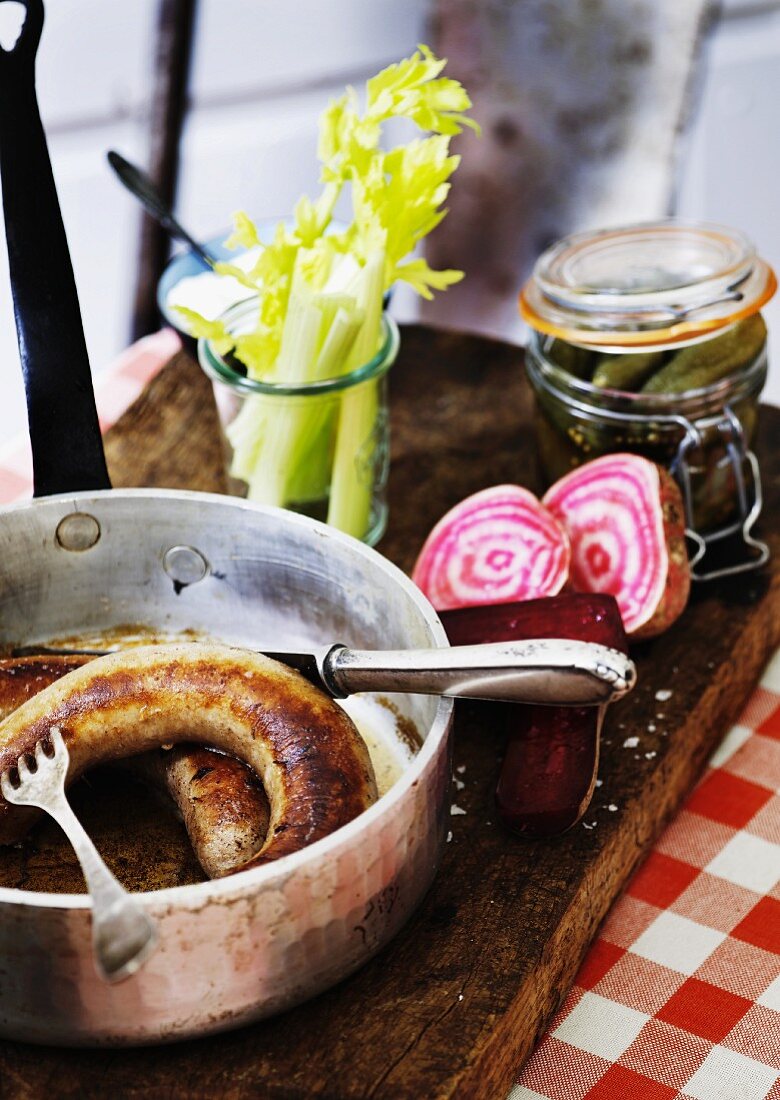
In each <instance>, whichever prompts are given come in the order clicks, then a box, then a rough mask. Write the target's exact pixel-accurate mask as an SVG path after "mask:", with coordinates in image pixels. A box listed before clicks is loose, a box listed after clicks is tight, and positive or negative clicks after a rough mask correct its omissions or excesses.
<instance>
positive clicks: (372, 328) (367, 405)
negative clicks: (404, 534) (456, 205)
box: [328, 251, 385, 539]
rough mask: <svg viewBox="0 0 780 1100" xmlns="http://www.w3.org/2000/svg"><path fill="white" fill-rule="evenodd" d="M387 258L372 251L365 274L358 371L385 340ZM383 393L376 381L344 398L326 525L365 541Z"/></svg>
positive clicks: (354, 361) (355, 351)
mask: <svg viewBox="0 0 780 1100" xmlns="http://www.w3.org/2000/svg"><path fill="white" fill-rule="evenodd" d="M384 277H385V254H384V252H383V251H376V252H373V253H372V254H371V255H370V256H369V258H368V260H367V261H366V265H365V267H364V269H363V273H362V279H361V286H360V294H359V296H358V302H359V304H360V306H361V307H362V309H363V312H364V320H363V324H362V325H361V328H360V332H359V333H358V335H357V338H356V339H355V343H354V344H353V347H352V353H351V355H350V358H349V362H348V364H347V369H348V370H355V369H357V368H358V367H361V366H362V365H363V364H364V363H367V362H369V360H370V359H373V357H374V356H375V355H376V353H377V349H378V347H379V341H380V338H381V322H382V301H383V295H384V289H385V288H384ZM378 410H379V394H378V388H377V383H376V381H371V382H366V383H362V384H360V385H358V386H356V387H354V388H353V389H350V390H347V391H346V392H345V393H344V395H343V397H342V399H341V409H340V411H339V422H338V434H337V437H336V453H335V455H334V459H333V477H332V480H331V489H330V505H329V507H328V523H330V524H331V525H332V526H334V527H338V528H339V529H340V530H342V531H346V532H347V534H350V535H353V536H354V537H355V538H358V539H359V538H363V537H364V536H365V535H366V533H367V531H368V525H369V522H370V520H371V502H372V497H373V462H374V449H375V443H374V442H373V441H372V439H371V436H372V433H373V431H374V428H375V426H376V418H377V413H378Z"/></svg>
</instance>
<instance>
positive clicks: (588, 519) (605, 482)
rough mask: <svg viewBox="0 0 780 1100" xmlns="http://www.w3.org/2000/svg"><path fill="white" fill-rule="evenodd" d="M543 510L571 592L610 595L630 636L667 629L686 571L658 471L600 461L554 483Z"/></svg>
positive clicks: (628, 460)
mask: <svg viewBox="0 0 780 1100" xmlns="http://www.w3.org/2000/svg"><path fill="white" fill-rule="evenodd" d="M543 503H544V504H545V505H546V506H547V508H549V510H550V511H551V512H552V514H553V515H554V516H555V517H556V519H557V520H558V521H559V522H560V523H561V524H562V525H563V526H564V527H565V529H566V532H567V534H568V536H569V540H570V542H571V551H572V562H571V579H572V585H573V587H574V589H575V591H577V592H604V593H608V594H609V595H612V596H614V597H615V599H616V600H617V603H618V606H619V608H620V613H621V615H622V616H623V622H624V624H625V627H626V632H627V633H628V634H630V635H633V636H634V637H640V638H647V637H652V636H653V635H655V634H660V633H661V631H662V630H665V629H666V628H667V627H668V626H670V625H671V623H672V622H673V621H674V620H675V619H676V618H677V616H678V615H679V614H680V613H681V612H682V610H683V608H684V607H685V604H686V602H687V599H688V593H689V590H690V571H689V568H688V558H687V554H686V551H685V524H684V518H683V504H682V498H681V496H680V490H679V489H678V487H677V485H676V483H675V481H674V479H673V478H672V477H671V476H670V475H669V474H668V473H667V471H666V470H664V469H662V468H661V467H660V466H656V465H655V463H653V462H650V461H648V460H647V459H646V458H640V457H639V455H633V454H614V455H605V456H604V457H603V458H597V459H594V460H593V461H592V462H588V463H586V464H585V465H584V466H580V467H579V468H578V469H576V470H573V471H572V472H571V473H570V474H567V475H566V476H565V477H562V478H561V479H560V481H557V482H556V483H555V484H554V485H553V486H552V487H551V488H550V489H549V491H548V492H547V493H546V495H545V496H544V498H543Z"/></svg>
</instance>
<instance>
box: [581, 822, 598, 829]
mask: <svg viewBox="0 0 780 1100" xmlns="http://www.w3.org/2000/svg"><path fill="white" fill-rule="evenodd" d="M582 827H583V829H595V828H596V822H595V821H594V822H593V824H592V825H589V824H588V823H587V821H583V823H582Z"/></svg>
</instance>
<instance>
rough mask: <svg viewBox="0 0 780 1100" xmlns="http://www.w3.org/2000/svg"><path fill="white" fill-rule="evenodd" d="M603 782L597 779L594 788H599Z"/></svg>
mask: <svg viewBox="0 0 780 1100" xmlns="http://www.w3.org/2000/svg"><path fill="white" fill-rule="evenodd" d="M603 782H604V780H603V779H597V780H596V786H597V787H600V786H601V784H602V783H603Z"/></svg>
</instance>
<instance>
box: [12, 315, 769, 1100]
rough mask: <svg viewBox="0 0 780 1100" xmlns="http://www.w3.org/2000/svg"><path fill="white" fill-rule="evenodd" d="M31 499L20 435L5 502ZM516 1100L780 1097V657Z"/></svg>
mask: <svg viewBox="0 0 780 1100" xmlns="http://www.w3.org/2000/svg"><path fill="white" fill-rule="evenodd" d="M179 346H180V344H179V340H178V337H177V336H176V334H175V333H174V332H172V331H171V330H166V331H163V332H161V333H158V334H157V335H155V336H150V337H147V338H146V339H145V340H141V341H140V342H139V343H138V344H135V345H134V346H133V347H132V348H130V349H129V350H128V351H127V352H125V353H124V355H122V356H121V357H120V358H119V359H118V360H117V361H116V362H115V363H114V364H113V365H112V366H111V367H110V368H109V369H108V370H106V371H105V372H103V373H102V374H100V375H98V378H97V381H96V387H95V388H96V396H97V403H98V412H99V413H100V420H101V426H102V427H103V428H104V429H105V428H106V427H108V426H109V425H110V424H111V423H113V422H114V420H116V419H117V417H118V416H120V415H121V413H122V412H123V411H124V410H125V409H126V408H127V406H128V405H129V404H130V403H131V402H132V401H133V400H134V399H135V398H136V397H137V396H138V394H139V393H140V392H141V390H142V389H143V387H144V385H145V384H146V383H147V382H148V381H149V380H150V379H151V378H152V377H153V376H154V375H155V374H156V373H157V371H158V370H159V369H160V367H161V366H162V365H163V364H164V363H165V362H166V361H167V360H168V359H169V358H170V357H171V356H172V355H173V354H174V353H175V352H176V351H177V350H178V348H179ZM31 486H32V474H31V461H30V453H29V444H28V443H27V441H26V439H25V438H23V437H21V438H19V439H17V440H14V441H11V442H9V443H8V444H6V446H5V447H4V448H3V449H2V450H0V505H2V504H7V503H11V502H12V501H14V500H18V499H23V498H24V497H26V496H29V493H30V489H31ZM421 1100H422V1098H421ZM508 1100H780V652H778V654H776V655H775V658H774V660H773V661H772V662H771V663H770V665H769V667H768V668H767V670H766V672H765V673H764V677H763V680H762V682H761V685H760V687H758V688H757V689H756V691H755V693H754V694H753V697H752V698H751V700H750V701H749V703H748V705H747V707H746V708H745V710H744V712H743V714H742V715H741V717H740V719H739V721H738V723H737V724H736V725H735V726H734V727H733V729H732V730H730V732H729V733H728V734H727V736H726V738H725V740H724V741H723V743H722V744H721V746H720V748H719V749H718V750H717V752H716V753H715V755H714V756H713V757H712V759H711V761H710V764H709V768H708V770H707V773H706V774H705V776H704V778H703V779H702V781H701V783H700V784H699V786H698V787H697V788H696V789H695V790H694V792H693V793H692V794H691V796H690V797H689V799H688V801H687V802H686V803H685V804H684V806H683V808H682V810H681V811H680V813H679V814H678V815H677V817H676V819H675V821H674V822H673V824H672V825H671V826H670V827H669V828H668V829H667V830H666V832H665V833H664V834H663V836H662V837H661V838H660V840H659V841H658V843H657V844H656V846H655V848H654V849H653V851H652V852H651V854H650V856H649V858H648V859H647V861H646V862H645V863H644V865H643V866H642V867H641V868H640V870H639V871H638V872H637V874H636V875H635V876H634V878H633V879H632V881H631V883H630V885H629V887H628V890H627V892H626V894H625V895H624V896H623V897H622V898H621V900H620V901H618V902H617V904H616V905H615V906H614V908H613V909H612V911H611V913H610V915H609V916H608V918H607V920H606V922H605V924H604V926H603V928H602V930H601V933H600V935H599V937H598V939H597V940H596V941H595V943H594V944H593V946H592V947H591V949H590V953H589V954H588V956H587V958H586V959H585V962H584V964H583V965H582V967H581V969H580V972H579V974H578V975H577V978H576V980H575V983H574V987H573V989H572V990H571V992H570V993H569V996H568V997H567V998H566V1001H565V1003H564V1005H563V1007H562V1008H561V1010H560V1012H559V1013H558V1015H557V1016H556V1017H555V1019H554V1020H553V1022H552V1024H551V1025H550V1030H549V1032H548V1033H547V1035H546V1036H545V1037H544V1039H542V1041H541V1043H540V1044H539V1046H538V1047H537V1048H536V1050H535V1051H534V1053H533V1055H532V1056H531V1058H530V1060H529V1061H528V1062H527V1063H526V1066H525V1068H524V1069H523V1071H522V1074H521V1076H520V1082H519V1084H517V1085H516V1086H515V1088H514V1089H513V1090H512V1092H511V1093H510V1096H509V1098H508Z"/></svg>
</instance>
